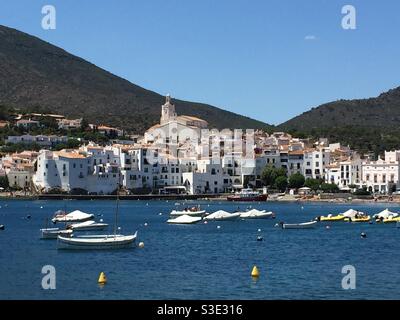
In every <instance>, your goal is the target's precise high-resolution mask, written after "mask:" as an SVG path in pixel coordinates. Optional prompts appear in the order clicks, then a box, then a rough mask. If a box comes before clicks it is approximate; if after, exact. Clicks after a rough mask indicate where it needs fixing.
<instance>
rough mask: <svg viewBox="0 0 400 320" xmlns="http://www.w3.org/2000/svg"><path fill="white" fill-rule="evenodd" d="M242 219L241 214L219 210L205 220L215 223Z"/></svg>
mask: <svg viewBox="0 0 400 320" xmlns="http://www.w3.org/2000/svg"><path fill="white" fill-rule="evenodd" d="M239 217H240V212H235V213H229V212H226V211H224V210H218V211H216V212H214V213H211V214H209V215H208V216H205V217H204V220H215V221H223V220H236V219H238V218H239Z"/></svg>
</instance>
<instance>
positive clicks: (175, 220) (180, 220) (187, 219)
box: [167, 214, 202, 224]
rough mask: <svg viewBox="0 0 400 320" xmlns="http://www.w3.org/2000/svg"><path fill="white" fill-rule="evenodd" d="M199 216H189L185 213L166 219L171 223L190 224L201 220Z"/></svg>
mask: <svg viewBox="0 0 400 320" xmlns="http://www.w3.org/2000/svg"><path fill="white" fill-rule="evenodd" d="M201 220H202V218H201V217H191V216H189V215H187V214H185V215H183V216H179V217H177V218H173V219H169V220H167V223H173V224H192V223H196V222H199V221H201Z"/></svg>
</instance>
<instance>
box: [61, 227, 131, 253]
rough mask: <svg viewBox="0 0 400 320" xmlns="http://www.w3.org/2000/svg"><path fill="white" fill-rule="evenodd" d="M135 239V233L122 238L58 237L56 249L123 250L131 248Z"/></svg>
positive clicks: (114, 235) (107, 236)
mask: <svg viewBox="0 0 400 320" xmlns="http://www.w3.org/2000/svg"><path fill="white" fill-rule="evenodd" d="M136 238H137V231H136V232H135V234H134V235H129V236H124V235H120V234H112V235H93V236H78V237H71V238H68V237H63V236H58V238H57V240H58V249H71V250H107V249H124V248H129V247H132V245H133V243H134V242H135V240H136Z"/></svg>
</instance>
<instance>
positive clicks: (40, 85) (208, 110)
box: [0, 26, 268, 133]
mask: <svg viewBox="0 0 400 320" xmlns="http://www.w3.org/2000/svg"><path fill="white" fill-rule="evenodd" d="M164 101H165V97H164V96H162V95H160V94H158V93H155V92H153V91H150V90H146V89H144V88H141V87H139V86H137V85H135V84H132V83H130V82H129V81H127V80H124V79H122V78H120V77H117V76H115V75H113V74H111V73H109V72H107V71H105V70H103V69H101V68H99V67H97V66H95V65H94V64H91V63H90V62H87V61H85V60H83V59H81V58H79V57H77V56H74V55H72V54H69V53H68V52H66V51H65V50H63V49H61V48H58V47H56V46H54V45H51V44H50V43H47V42H45V41H42V40H40V39H38V38H36V37H34V36H31V35H28V34H26V33H23V32H20V31H18V30H15V29H11V28H8V27H5V26H0V105H2V106H9V107H15V108H19V109H20V110H29V111H34V112H51V113H58V114H62V115H65V116H67V117H70V118H78V117H79V118H81V117H83V118H85V119H87V120H88V121H89V122H91V123H94V124H108V125H112V126H117V127H120V128H122V129H126V130H132V131H133V132H136V133H143V132H144V130H146V129H147V128H149V127H150V126H151V125H154V124H155V123H158V122H159V119H160V110H161V105H162V104H163V103H164ZM173 103H175V105H176V110H177V112H178V114H185V115H192V116H196V117H199V118H202V119H204V120H206V121H208V123H209V125H210V127H212V128H219V129H223V128H243V129H245V128H260V129H262V128H266V127H268V125H267V124H265V123H263V122H261V121H257V120H254V119H250V118H248V117H244V116H241V115H238V114H235V113H232V112H228V111H225V110H223V109H220V108H217V107H213V106H210V105H207V104H202V103H195V102H188V101H182V100H175V99H174V100H173Z"/></svg>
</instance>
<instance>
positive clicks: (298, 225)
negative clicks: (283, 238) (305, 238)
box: [282, 221, 318, 229]
mask: <svg viewBox="0 0 400 320" xmlns="http://www.w3.org/2000/svg"><path fill="white" fill-rule="evenodd" d="M317 223H318V222H317V221H310V222H303V223H282V229H313V228H315V227H316V226H317Z"/></svg>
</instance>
